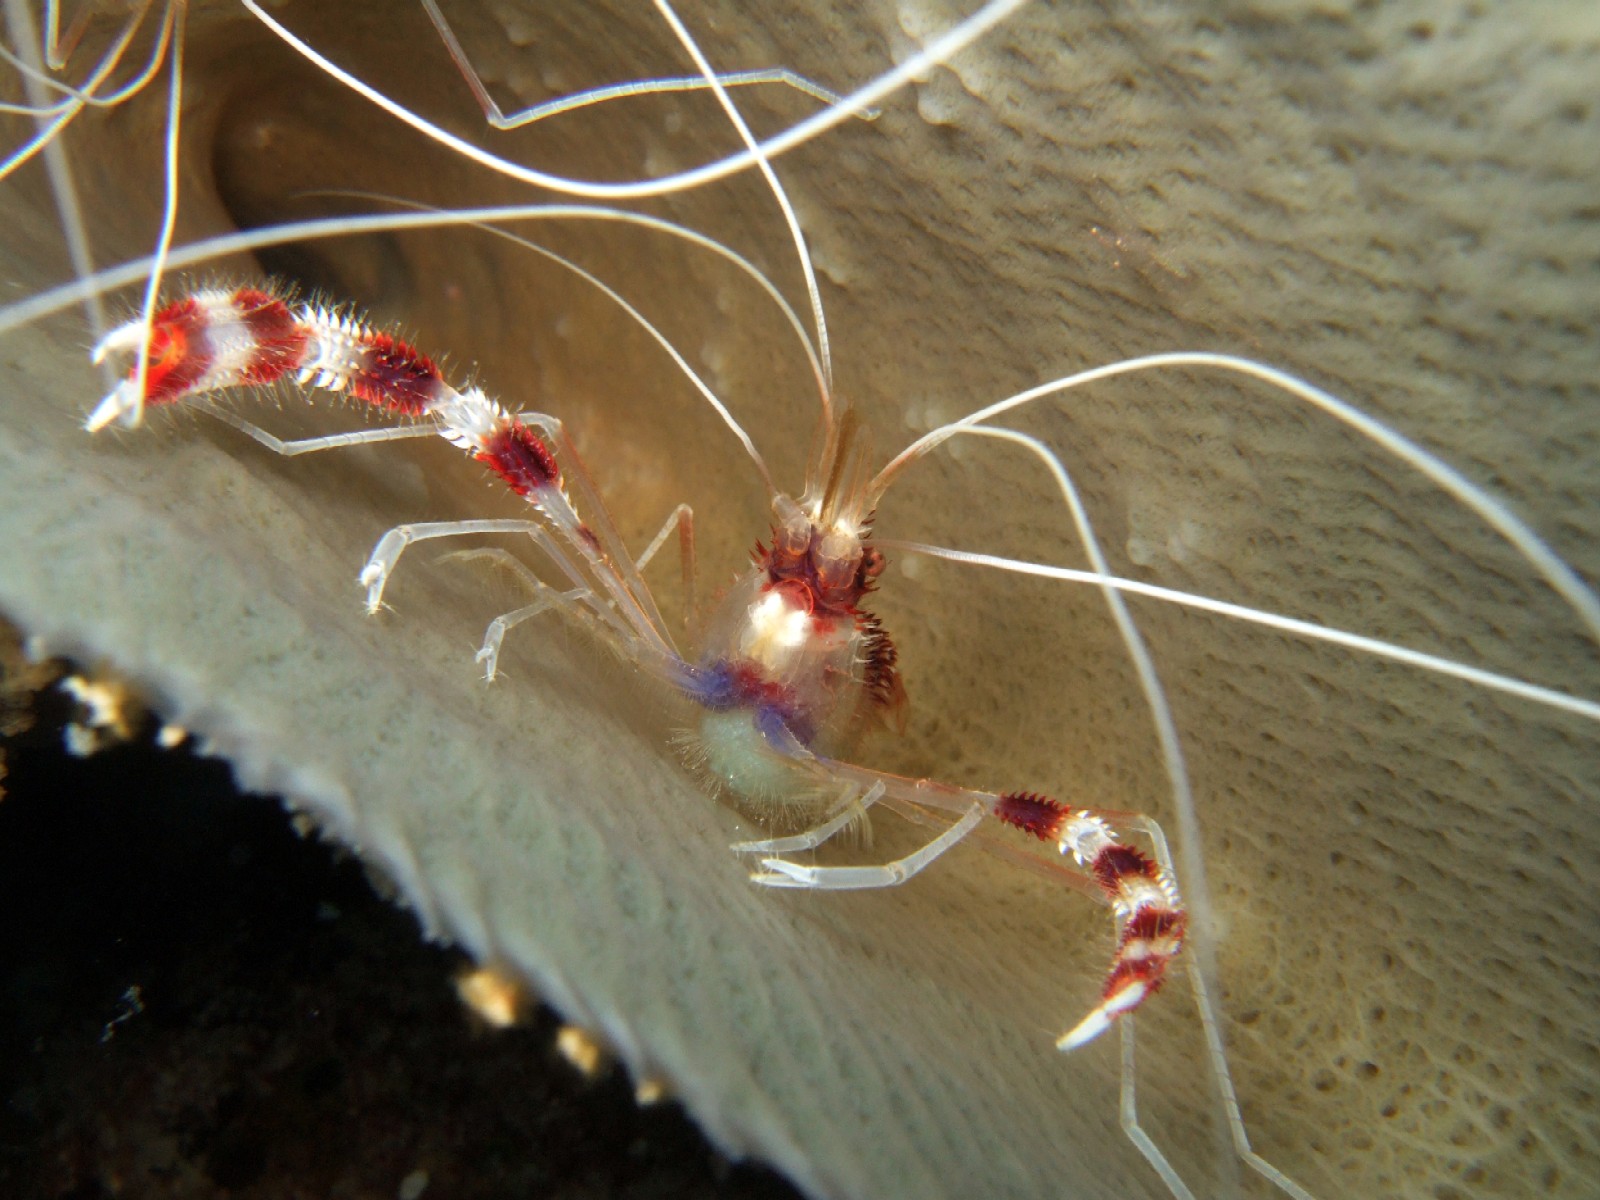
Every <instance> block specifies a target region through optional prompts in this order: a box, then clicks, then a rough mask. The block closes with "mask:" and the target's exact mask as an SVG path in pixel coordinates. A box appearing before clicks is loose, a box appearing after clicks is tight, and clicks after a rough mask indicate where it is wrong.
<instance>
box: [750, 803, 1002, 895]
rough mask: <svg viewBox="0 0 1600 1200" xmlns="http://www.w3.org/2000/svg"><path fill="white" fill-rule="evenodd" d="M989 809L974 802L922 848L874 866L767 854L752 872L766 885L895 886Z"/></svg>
mask: <svg viewBox="0 0 1600 1200" xmlns="http://www.w3.org/2000/svg"><path fill="white" fill-rule="evenodd" d="M987 813H988V810H987V809H986V808H984V806H983V805H981V804H974V805H973V806H972V807H971V808H970V809H968V810H967V813H966V815H965V816H964V817H962V818H961V819H960V820H959V821H957V822H956V823H955V824H954V825H952V826H950V828H949V829H947V830H945V831H944V832H943V833H941V834H940V835H939V836H938V837H936V838H934V839H933V841H931V842H929V843H928V844H927V845H926V846H924V847H922V849H920V850H918V851H915V852H914V853H912V854H908V855H906V856H905V857H904V858H901V859H896V860H895V861H894V862H891V863H884V864H882V865H881V866H875V867H803V866H800V865H798V864H796V863H791V862H785V861H784V860H783V859H781V858H764V859H762V860H761V865H762V866H763V867H765V868H767V869H766V871H765V872H758V873H756V874H754V875H751V876H750V879H751V881H752V882H754V883H759V884H761V885H763V886H764V887H802V888H818V889H821V890H823V891H838V890H849V889H856V888H880V887H893V886H894V885H895V884H897V883H904V882H905V881H906V880H908V879H910V878H911V877H912V876H913V875H915V874H917V872H919V871H921V870H922V869H923V868H924V867H926V866H927V865H928V864H929V863H931V862H932V861H933V860H934V859H936V858H938V857H939V856H940V855H941V854H943V853H944V852H945V851H946V850H948V849H950V847H952V846H954V845H955V844H956V843H957V842H959V841H960V840H961V839H962V838H964V837H966V836H967V834H969V833H971V832H972V830H973V828H974V827H975V826H976V825H977V824H978V822H979V821H981V820H983V818H984V817H985V816H986V815H987Z"/></svg>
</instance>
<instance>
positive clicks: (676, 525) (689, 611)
mask: <svg viewBox="0 0 1600 1200" xmlns="http://www.w3.org/2000/svg"><path fill="white" fill-rule="evenodd" d="M674 529H676V530H677V531H678V561H679V562H680V563H681V564H682V566H683V623H684V624H685V625H688V624H689V622H690V621H691V620H692V619H693V617H694V613H695V591H694V589H695V559H694V509H692V508H690V507H689V506H688V505H687V504H680V505H678V507H677V508H675V509H673V510H672V515H671V516H669V517H668V518H667V519H666V521H664V522H663V523H662V525H661V530H660V532H659V533H657V534H656V536H655V537H653V538H652V539H650V544H649V545H648V546H646V547H645V548H644V553H643V554H641V555H639V557H638V559H637V560H636V562H635V565H636V566H637V567H638V568H639V571H640V573H641V574H642V573H643V571H644V569H645V566H646V564H648V563H649V562H650V560H651V559H652V558H654V557H655V556H656V552H657V551H659V550H660V549H661V547H662V546H664V545H666V541H667V538H669V537H670V536H672V531H673V530H674Z"/></svg>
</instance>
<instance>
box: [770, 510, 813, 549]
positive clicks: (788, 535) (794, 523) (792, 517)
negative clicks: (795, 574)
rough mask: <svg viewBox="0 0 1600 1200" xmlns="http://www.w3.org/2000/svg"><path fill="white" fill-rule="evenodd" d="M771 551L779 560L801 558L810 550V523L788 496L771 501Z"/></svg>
mask: <svg viewBox="0 0 1600 1200" xmlns="http://www.w3.org/2000/svg"><path fill="white" fill-rule="evenodd" d="M772 515H773V516H774V517H775V518H776V519H777V520H776V523H775V524H774V525H773V527H772V549H773V552H774V553H775V554H777V555H778V556H779V557H780V558H789V559H793V558H801V557H803V556H804V555H805V553H806V551H807V550H809V549H810V548H811V521H810V520H809V519H808V518H807V517H806V514H805V513H804V512H802V511H801V509H800V506H799V505H798V504H796V503H795V502H794V501H793V500H791V499H790V498H789V497H788V496H778V497H775V498H774V499H773V501H772Z"/></svg>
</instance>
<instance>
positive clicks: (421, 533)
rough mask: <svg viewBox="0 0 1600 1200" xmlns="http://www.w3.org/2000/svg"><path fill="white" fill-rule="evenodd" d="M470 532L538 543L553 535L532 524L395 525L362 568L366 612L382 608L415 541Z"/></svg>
mask: <svg viewBox="0 0 1600 1200" xmlns="http://www.w3.org/2000/svg"><path fill="white" fill-rule="evenodd" d="M469 533H526V534H528V535H529V536H530V537H532V538H534V540H535V541H539V540H541V539H544V540H548V539H549V537H550V535H549V534H548V533H546V532H545V530H544V528H543V527H542V526H540V525H538V524H535V523H534V522H533V521H518V520H510V519H506V520H485V521H435V522H430V523H429V524H426V525H396V526H395V527H394V528H393V529H391V530H389V532H388V533H386V534H384V535H383V537H381V538H380V539H378V544H377V546H376V547H375V548H374V549H373V551H372V556H371V557H370V558H368V559H367V565H366V566H365V567H363V568H361V586H362V587H364V588H366V589H367V611H368V612H369V613H375V612H377V611H378V609H379V608H380V607H382V605H383V589H384V585H385V584H387V583H388V581H389V576H390V575H391V574H392V573H393V572H394V565H395V563H396V562H398V561H399V558H400V555H401V554H403V553H404V552H405V548H406V547H407V546H409V545H411V544H412V543H414V542H427V541H432V540H433V539H434V538H446V537H460V536H462V535H464V534H469Z"/></svg>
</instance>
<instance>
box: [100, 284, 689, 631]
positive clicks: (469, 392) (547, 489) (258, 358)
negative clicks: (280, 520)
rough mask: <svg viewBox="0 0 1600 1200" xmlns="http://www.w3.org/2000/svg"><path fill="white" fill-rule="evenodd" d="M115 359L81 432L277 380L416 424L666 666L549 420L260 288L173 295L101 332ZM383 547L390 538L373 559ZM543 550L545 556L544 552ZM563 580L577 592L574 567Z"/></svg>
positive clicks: (343, 321)
mask: <svg viewBox="0 0 1600 1200" xmlns="http://www.w3.org/2000/svg"><path fill="white" fill-rule="evenodd" d="M118 353H126V354H133V355H136V356H137V355H141V354H142V356H143V361H142V362H139V361H136V362H135V364H134V367H133V369H132V370H130V371H129V373H128V376H127V378H126V379H124V380H122V382H120V383H119V384H118V385H117V386H116V387H115V388H114V389H112V391H111V392H110V393H109V394H108V395H106V397H105V398H104V399H102V400H101V401H100V403H99V404H98V405H97V406H96V407H95V410H94V411H93V412H92V413H91V414H90V415H89V418H88V420H87V421H86V422H85V427H86V428H87V429H89V430H90V431H91V432H93V431H97V430H100V429H104V428H105V427H106V426H108V425H111V424H113V423H116V424H121V425H124V426H130V427H131V426H134V425H137V424H138V423H139V422H140V420H141V419H142V417H143V413H144V410H145V408H146V407H147V406H157V405H163V404H172V403H176V402H179V401H182V400H185V399H189V398H197V397H202V396H206V395H208V394H210V393H214V392H218V391H222V390H225V389H228V388H236V387H252V386H263V385H268V384H273V383H278V382H280V381H285V382H291V383H293V384H295V385H297V386H299V387H302V388H308V389H310V388H315V389H321V390H323V391H330V392H340V393H345V394H347V395H349V396H352V397H354V398H355V399H357V400H360V401H363V402H365V403H367V404H370V405H372V406H373V407H374V408H377V409H380V410H382V411H383V412H384V413H386V414H390V415H393V416H395V417H399V418H403V419H411V420H416V421H421V422H426V428H428V429H429V431H431V432H434V433H437V434H438V435H439V436H441V437H443V438H444V439H445V440H446V441H448V442H450V443H451V444H452V445H455V446H458V447H460V448H461V449H463V450H466V451H467V452H468V453H469V454H471V455H472V456H473V457H474V458H475V459H476V460H477V461H478V462H479V463H481V464H482V465H483V466H485V467H487V468H488V469H489V470H490V471H492V472H494V474H496V475H498V476H499V477H500V478H501V479H502V480H504V481H505V483H506V486H507V487H509V488H510V489H511V490H512V491H513V492H515V493H516V494H517V495H518V496H521V497H522V498H523V499H525V500H527V501H528V502H529V503H531V504H532V505H533V506H534V507H535V509H536V510H537V511H538V513H539V515H540V516H541V517H542V518H543V519H544V521H545V522H547V523H548V525H549V526H550V529H551V532H552V534H553V535H554V536H555V537H556V538H558V539H559V540H560V542H561V543H562V544H564V545H566V546H567V547H568V548H569V549H571V550H573V551H574V552H575V556H576V557H577V558H578V559H579V560H580V561H581V562H583V563H584V565H585V567H586V568H587V569H588V571H589V574H590V575H591V576H592V577H593V579H594V581H595V582H596V583H598V585H599V588H598V590H599V592H600V593H602V594H604V595H606V596H608V597H609V598H610V600H611V601H612V602H613V603H614V604H615V605H616V608H617V611H618V612H619V613H620V614H621V616H622V618H623V625H624V628H623V629H622V630H619V632H622V633H623V636H625V637H627V638H629V639H630V640H633V641H635V642H637V643H639V646H638V647H636V648H639V649H643V648H644V647H648V649H649V651H650V652H651V654H650V655H648V657H651V658H654V659H663V660H665V659H673V660H675V659H676V652H675V651H674V650H673V649H672V646H671V642H670V639H669V638H667V636H666V634H665V631H664V629H663V626H662V622H661V619H660V614H659V613H658V612H657V611H656V608H655V604H654V601H653V600H651V598H650V596H649V593H648V591H646V590H645V589H644V587H643V584H642V581H640V580H639V578H638V572H637V570H636V568H635V566H634V564H633V562H632V560H631V559H630V558H629V557H628V555H627V552H626V550H625V549H623V547H622V546H621V543H620V540H619V539H618V538H617V536H616V534H615V531H614V530H613V529H612V528H611V526H610V519H609V517H608V516H607V515H606V514H605V512H604V509H603V508H602V507H601V506H600V504H599V500H598V496H596V495H595V494H594V489H593V486H592V484H590V483H589V482H588V480H587V478H586V477H585V476H584V475H583V471H582V467H581V465H580V464H578V463H577V460H576V455H575V452H573V451H572V450H571V447H570V445H569V444H568V443H567V441H566V439H565V437H564V436H563V435H562V432H561V426H560V422H558V421H556V420H555V419H554V418H551V417H543V416H539V415H537V414H524V415H523V416H515V415H513V414H511V413H509V412H507V411H506V409H505V408H503V407H502V406H501V405H500V404H498V403H497V402H495V401H494V400H491V399H490V398H489V397H488V396H487V395H486V394H485V393H484V392H483V391H482V390H481V389H479V388H476V387H471V388H466V389H464V390H458V389H457V388H455V387H453V386H451V385H450V384H449V383H448V382H447V381H446V380H445V378H444V375H443V372H441V371H440V369H439V367H438V365H437V364H436V363H434V361H433V360H432V359H431V358H429V357H428V356H427V355H425V354H423V353H422V352H421V351H419V350H417V349H416V348H415V347H414V346H411V345H410V344H409V343H407V342H404V341H402V340H401V339H399V338H397V337H395V336H394V335H392V334H390V333H387V332H384V331H383V330H380V329H375V328H373V327H372V326H370V325H368V324H367V323H366V322H364V321H362V320H360V319H358V318H356V317H353V316H351V315H349V314H347V313H341V312H339V311H336V310H334V309H331V308H328V307H326V306H324V305H320V304H315V303H295V302H293V301H291V300H289V299H288V298H286V297H284V296H282V295H279V294H277V293H275V292H272V291H270V290H267V289H264V288H259V287H240V288H231V289H229V288H206V289H202V290H199V291H195V292H192V293H190V294H188V295H185V296H182V297H180V298H179V299H177V300H174V301H172V302H171V303H169V304H167V305H166V306H165V307H163V308H162V309H160V310H159V311H158V312H156V313H155V315H154V316H153V317H152V318H151V321H150V324H149V326H148V327H147V326H146V325H145V323H144V322H143V321H131V322H129V323H128V324H126V325H123V326H121V327H120V328H117V329H114V330H112V331H111V332H110V333H109V334H107V335H106V337H105V338H104V339H102V341H101V342H100V344H99V345H98V346H96V347H95V349H94V361H95V362H97V363H98V362H101V361H103V360H104V359H105V358H106V357H107V356H109V355H111V354H118ZM547 439H551V440H553V441H554V442H555V443H556V445H558V446H560V447H561V449H562V453H563V455H564V456H566V459H567V461H568V462H569V463H570V464H571V466H572V467H573V468H574V469H575V471H574V480H575V483H576V486H577V488H578V494H579V496H580V498H582V499H584V501H585V505H586V508H587V509H589V510H590V511H591V514H592V516H593V517H594V520H595V523H596V527H597V530H598V532H596V531H594V530H591V529H590V527H589V526H588V525H587V524H585V522H584V521H583V519H582V518H581V517H580V516H579V514H578V511H577V509H576V507H575V506H574V505H573V503H572V501H571V499H569V498H568V496H567V493H566V482H567V478H566V475H565V474H564V473H563V470H562V467H561V465H560V463H559V462H558V459H557V454H556V451H555V450H554V449H552V446H551V440H547ZM262 440H264V441H265V440H267V439H262ZM355 440H359V435H341V436H337V437H334V438H331V439H322V440H321V441H320V442H319V446H320V445H323V444H325V445H328V446H333V445H339V444H344V443H346V442H351V441H355ZM271 441H275V439H272V440H271ZM271 441H268V444H271ZM279 444H280V445H282V444H281V443H279ZM481 524H482V522H462V523H458V525H457V526H451V527H445V526H432V527H429V536H450V535H451V534H453V533H469V532H476V531H480V530H479V529H478V526H480V525H481ZM402 528H403V529H410V528H411V527H402ZM397 532H398V531H397ZM410 540H415V536H414V535H413V536H412V537H410V538H407V539H402V544H400V545H398V546H396V547H393V548H391V550H390V552H389V553H388V554H386V555H379V554H375V555H374V558H373V560H372V561H371V562H369V563H368V567H367V570H366V571H364V572H363V575H362V583H363V584H364V585H365V586H367V587H368V588H369V591H370V593H371V595H372V598H373V604H374V607H375V606H376V598H377V597H378V596H381V594H382V588H383V583H384V580H385V579H386V578H387V575H388V573H389V571H390V570H391V569H392V568H393V565H394V559H396V558H398V556H399V550H400V549H403V546H404V544H405V543H407V542H409V541H410ZM385 546H388V542H387V541H386V542H385V543H382V544H380V549H382V548H383V547H385ZM544 547H545V549H546V550H547V551H548V550H549V549H550V548H551V547H550V545H549V543H548V542H546V543H544ZM565 573H566V574H567V575H568V576H569V577H571V578H573V580H574V582H577V583H580V584H582V583H584V580H583V578H582V576H581V575H578V574H576V573H574V572H573V571H572V570H570V569H568V570H567V571H566V572H565Z"/></svg>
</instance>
